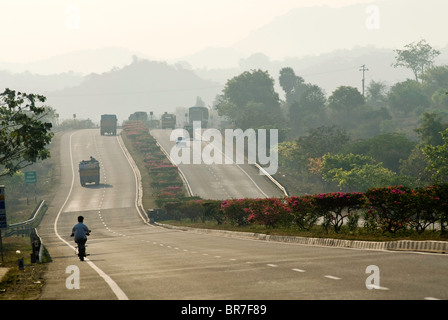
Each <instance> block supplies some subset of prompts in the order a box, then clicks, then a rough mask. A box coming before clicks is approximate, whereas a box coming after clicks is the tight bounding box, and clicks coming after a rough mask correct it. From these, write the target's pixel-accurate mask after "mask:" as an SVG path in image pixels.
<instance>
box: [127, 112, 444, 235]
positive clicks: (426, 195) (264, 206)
mask: <svg viewBox="0 0 448 320" xmlns="http://www.w3.org/2000/svg"><path fill="white" fill-rule="evenodd" d="M123 135H125V137H126V141H127V142H128V144H129V143H131V144H132V148H133V150H134V152H138V153H139V157H140V158H142V159H144V160H143V162H142V163H143V165H144V170H145V171H146V172H148V175H147V177H148V178H149V179H150V182H149V183H150V185H151V187H152V191H151V193H150V194H147V193H146V194H144V197H145V198H146V197H152V198H153V199H154V203H155V204H156V205H157V206H158V208H160V209H161V210H159V211H157V213H156V216H153V217H151V218H154V219H155V220H156V221H157V222H165V223H170V224H173V225H183V226H190V227H197V228H216V229H225V230H237V231H248V232H260V233H268V234H285V235H297V236H312V237H335V238H347V239H359V240H385V239H391V238H393V239H403V238H404V239H418V240H424V239H431V240H446V239H447V238H448V232H447V229H448V184H434V185H431V186H427V187H418V188H409V187H406V186H402V185H399V186H389V187H381V188H370V189H368V190H367V191H366V192H328V193H318V194H314V195H303V196H290V197H284V198H263V199H228V200H224V201H221V200H207V199H200V198H198V197H188V196H187V193H186V191H185V189H184V187H183V183H182V180H181V179H180V177H179V173H178V171H177V167H176V166H174V165H173V164H172V163H171V162H170V161H169V160H168V159H167V157H166V155H165V154H164V153H163V152H162V151H161V150H160V148H159V146H158V145H157V142H156V140H155V139H154V138H153V137H152V136H151V135H150V133H149V130H148V128H147V127H145V126H144V125H143V124H142V123H141V122H138V121H132V122H131V121H130V122H127V123H126V124H124V125H123ZM133 156H134V155H133ZM140 169H143V168H140ZM144 193H145V192H144Z"/></svg>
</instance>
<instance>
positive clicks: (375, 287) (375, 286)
mask: <svg viewBox="0 0 448 320" xmlns="http://www.w3.org/2000/svg"><path fill="white" fill-rule="evenodd" d="M366 287H367V289H375V290H389V288H386V287H381V286H377V285H376V284H369V285H367V286H366Z"/></svg>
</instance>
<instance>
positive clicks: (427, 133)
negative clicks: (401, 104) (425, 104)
mask: <svg viewBox="0 0 448 320" xmlns="http://www.w3.org/2000/svg"><path fill="white" fill-rule="evenodd" d="M422 116H423V117H422V120H421V124H420V126H419V127H418V128H417V129H414V131H415V132H417V134H418V135H419V137H420V142H421V143H422V144H423V145H426V144H429V145H433V146H438V145H441V144H443V139H442V136H441V134H440V132H442V131H443V130H445V129H446V128H447V126H448V125H447V124H443V123H442V118H441V116H440V115H437V114H436V113H433V112H432V113H429V112H425V113H423V115H422Z"/></svg>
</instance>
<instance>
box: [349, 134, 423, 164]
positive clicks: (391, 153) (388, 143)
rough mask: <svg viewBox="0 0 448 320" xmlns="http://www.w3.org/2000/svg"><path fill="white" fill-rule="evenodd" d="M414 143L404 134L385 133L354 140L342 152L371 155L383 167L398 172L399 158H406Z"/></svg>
mask: <svg viewBox="0 0 448 320" xmlns="http://www.w3.org/2000/svg"><path fill="white" fill-rule="evenodd" d="M415 145H416V144H415V142H413V141H411V140H410V139H409V138H408V137H406V136H405V135H404V134H400V133H385V134H379V135H376V136H374V137H372V138H369V139H362V140H358V141H355V142H353V143H352V144H350V145H349V146H348V147H347V148H346V149H345V150H344V153H354V154H363V155H366V156H369V157H372V158H373V159H375V160H376V161H378V162H381V163H382V164H383V166H384V167H385V168H387V169H389V170H392V171H394V172H396V173H398V172H399V170H400V169H399V167H400V160H404V159H407V158H408V157H409V155H410V154H411V151H412V150H413V149H414V147H415Z"/></svg>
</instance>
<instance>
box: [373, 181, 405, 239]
mask: <svg viewBox="0 0 448 320" xmlns="http://www.w3.org/2000/svg"><path fill="white" fill-rule="evenodd" d="M411 192H412V190H411V189H410V188H408V187H404V186H390V187H383V188H374V189H369V190H367V192H365V196H366V197H367V199H368V201H369V208H370V209H369V214H370V215H371V216H372V217H373V219H376V220H377V222H378V226H379V228H380V230H382V231H387V232H391V233H396V232H397V231H398V230H400V229H404V228H406V226H407V225H408V224H409V220H410V207H411V201H412V200H411Z"/></svg>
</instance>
